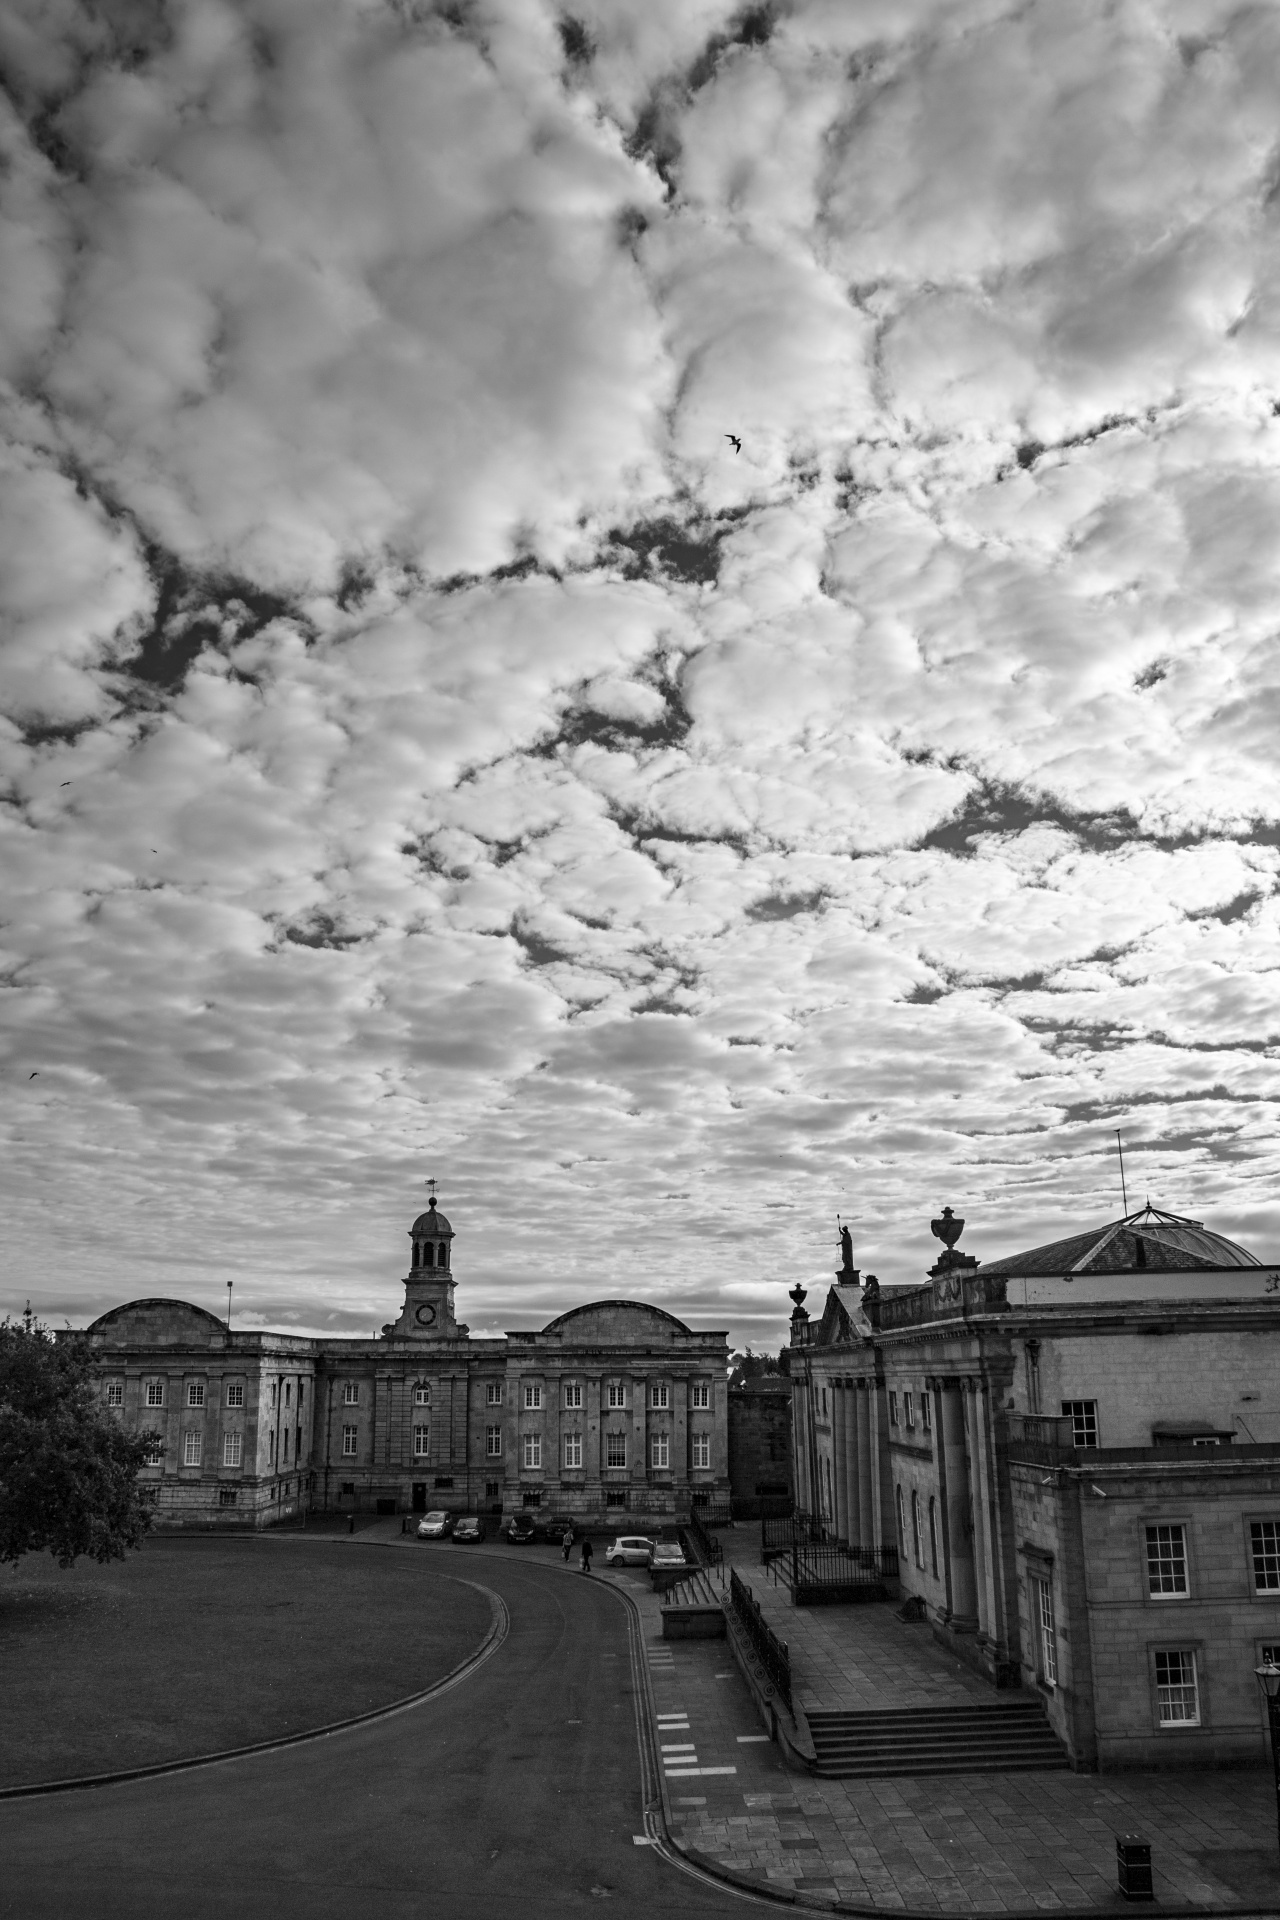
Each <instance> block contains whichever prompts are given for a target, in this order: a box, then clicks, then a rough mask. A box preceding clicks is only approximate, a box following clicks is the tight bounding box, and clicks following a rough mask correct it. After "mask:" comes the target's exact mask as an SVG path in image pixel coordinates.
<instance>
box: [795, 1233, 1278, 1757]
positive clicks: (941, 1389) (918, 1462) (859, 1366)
mask: <svg viewBox="0 0 1280 1920" xmlns="http://www.w3.org/2000/svg"><path fill="white" fill-rule="evenodd" d="M937 1224H938V1226H939V1227H942V1226H944V1225H946V1226H948V1227H949V1228H957V1227H958V1225H961V1224H963V1223H956V1222H954V1221H950V1220H949V1216H948V1217H947V1220H946V1221H945V1222H939V1223H937ZM940 1237H944V1236H942V1235H940ZM955 1238H956V1234H955V1233H952V1235H951V1238H950V1239H948V1241H947V1249H948V1250H947V1252H946V1253H945V1254H944V1255H943V1257H942V1258H941V1260H940V1261H939V1262H938V1264H937V1265H936V1266H935V1268H934V1269H933V1272H932V1274H931V1276H930V1280H929V1284H928V1285H926V1286H923V1287H920V1288H902V1289H895V1290H893V1292H889V1291H888V1290H886V1291H885V1292H883V1293H882V1292H881V1291H880V1289H879V1288H878V1286H877V1285H876V1284H875V1282H874V1280H870V1281H869V1282H868V1283H867V1284H866V1285H865V1286H863V1285H862V1284H861V1283H860V1276H858V1275H857V1274H856V1273H855V1272H854V1271H853V1270H852V1268H851V1267H850V1266H849V1265H848V1263H847V1262H846V1267H845V1268H844V1269H842V1271H841V1273H840V1274H839V1275H838V1276H837V1284H836V1286H834V1287H832V1288H831V1289H830V1291H829V1294H828V1297H827V1301H826V1305H825V1308H824V1312H823V1315H822V1319H821V1321H820V1322H819V1323H818V1324H817V1325H814V1324H812V1323H810V1322H809V1320H808V1316H807V1315H806V1314H805V1312H804V1308H803V1306H802V1305H801V1304H800V1302H799V1301H798V1302H797V1310H796V1315H795V1316H794V1317H793V1347H792V1382H793V1394H794V1403H795V1404H794V1408H793V1430H794V1450H795V1475H796V1498H797V1503H798V1504H799V1506H800V1507H801V1508H802V1509H804V1510H805V1511H806V1512H807V1513H809V1514H810V1515H811V1516H812V1517H813V1519H814V1521H815V1522H816V1524H817V1525H818V1526H819V1527H821V1528H823V1529H824V1530H825V1531H826V1532H827V1533H828V1534H829V1535H830V1536H831V1537H834V1538H835V1539H836V1540H838V1541H843V1542H846V1543H847V1544H849V1545H851V1546H858V1547H864V1548H872V1547H874V1548H878V1549H880V1550H882V1551H884V1550H888V1551H889V1553H890V1554H892V1553H894V1552H896V1554H897V1563H898V1581H897V1584H898V1589H899V1592H900V1593H901V1595H902V1596H903V1597H908V1596H914V1597H916V1598H918V1599H919V1600H921V1601H923V1603H924V1605H925V1607H926V1610H927V1613H928V1617H929V1619H930V1620H931V1621H932V1623H933V1628H934V1632H935V1634H936V1635H937V1636H938V1638H939V1639H941V1640H943V1641H944V1642H945V1643H946V1644H947V1645H948V1646H949V1647H951V1648H952V1649H953V1650H954V1651H955V1652H956V1653H957V1654H959V1655H960V1656H961V1657H962V1658H963V1659H965V1660H966V1661H968V1662H969V1664H971V1665H972V1666H974V1667H975V1668H977V1669H978V1670H979V1671H980V1672H982V1673H984V1674H985V1675H986V1676H987V1677H988V1678H989V1679H990V1680H991V1681H992V1682H993V1684H994V1685H996V1686H1028V1687H1036V1688H1038V1689H1039V1690H1040V1691H1041V1693H1042V1694H1043V1695H1044V1698H1045V1701H1046V1706H1047V1710H1048V1713H1049V1718H1050V1721H1051V1723H1052V1724H1053V1725H1054V1727H1055V1729H1056V1731H1057V1732H1058V1733H1059V1734H1060V1736H1061V1737H1062V1739H1063V1740H1064V1741H1065V1742H1066V1744H1067V1747H1068V1750H1069V1751H1070V1753H1071V1755H1072V1757H1073V1760H1074V1761H1075V1763H1076V1764H1077V1765H1078V1766H1080V1767H1082V1768H1094V1767H1096V1768H1101V1769H1104V1770H1105V1769H1112V1768H1117V1767H1126V1766H1133V1767H1138V1766H1141V1767H1150V1766H1201V1765H1216V1764H1230V1763H1236V1762H1240V1761H1248V1760H1258V1759H1261V1758H1262V1757H1263V1755H1264V1753H1265V1751H1266V1743H1265V1715H1264V1713H1263V1710H1262V1706H1261V1702H1260V1699H1259V1696H1258V1689H1257V1686H1256V1683H1255V1681H1254V1677H1253V1669H1254V1668H1255V1667H1256V1666H1257V1665H1259V1664H1260V1659H1261V1649H1262V1648H1263V1647H1274V1646H1280V1395H1278V1394H1277V1392H1276V1388H1275V1381H1276V1379H1277V1377H1278V1376H1280V1273H1278V1272H1277V1269H1276V1268H1275V1267H1270V1266H1264V1265H1262V1264H1261V1263H1259V1262H1258V1261H1256V1260H1255V1259H1254V1258H1253V1256H1252V1255H1250V1254H1247V1253H1245V1251H1244V1250H1243V1249H1241V1248H1237V1247H1233V1246H1232V1245H1231V1243H1230V1242H1226V1241H1222V1240H1221V1239H1220V1238H1219V1237H1218V1236H1214V1235H1210V1234H1207V1233H1205V1231H1204V1229H1203V1228H1201V1227H1200V1226H1199V1223H1197V1222H1194V1221H1185V1220H1180V1219H1179V1218H1178V1217H1177V1216H1173V1215H1164V1214H1156V1213H1155V1211H1154V1209H1147V1210H1144V1212H1143V1214H1142V1215H1136V1216H1131V1217H1130V1219H1129V1220H1128V1221H1126V1222H1121V1223H1112V1224H1111V1225H1110V1226H1109V1227H1107V1228H1102V1229H1096V1230H1092V1232H1090V1233H1085V1234H1082V1235H1078V1236H1072V1238H1071V1240H1069V1241H1064V1242H1061V1243H1054V1244H1053V1245H1051V1246H1049V1247H1047V1248H1036V1249H1032V1250H1031V1252H1029V1253H1028V1254H1025V1255H1019V1256H1014V1257H1013V1258H1011V1259H1008V1260H999V1261H995V1262H992V1263H991V1264H989V1265H986V1266H983V1267H979V1265H978V1262H977V1261H976V1260H974V1259H972V1258H971V1257H970V1256H967V1255H959V1254H956V1253H955V1252H954V1241H955ZM1196 1262H1198V1263H1199V1264H1198V1265H1197V1264H1196ZM1195 1283H1198V1291H1197V1290H1196V1284H1195Z"/></svg>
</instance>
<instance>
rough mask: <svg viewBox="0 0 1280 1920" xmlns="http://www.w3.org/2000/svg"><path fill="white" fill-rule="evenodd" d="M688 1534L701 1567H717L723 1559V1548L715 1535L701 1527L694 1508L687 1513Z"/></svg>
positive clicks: (699, 1518) (700, 1521) (696, 1510)
mask: <svg viewBox="0 0 1280 1920" xmlns="http://www.w3.org/2000/svg"><path fill="white" fill-rule="evenodd" d="M688 1533H689V1538H690V1539H691V1540H692V1542H693V1546H694V1551H695V1552H696V1553H697V1556H698V1558H699V1560H700V1561H701V1562H702V1564H703V1566H704V1567H718V1566H719V1565H720V1563H721V1561H722V1560H723V1559H724V1548H723V1547H722V1546H721V1545H720V1542H719V1541H718V1540H717V1539H716V1537H715V1535H714V1534H713V1533H708V1531H707V1529H706V1527H704V1526H703V1524H702V1520H701V1517H700V1516H699V1513H698V1509H697V1508H696V1507H693V1508H691V1509H690V1512H689V1525H688Z"/></svg>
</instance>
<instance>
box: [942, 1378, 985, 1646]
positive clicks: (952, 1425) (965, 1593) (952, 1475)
mask: <svg viewBox="0 0 1280 1920" xmlns="http://www.w3.org/2000/svg"><path fill="white" fill-rule="evenodd" d="M964 1423H965V1413H964V1401H963V1397H962V1394H961V1390H960V1383H959V1382H958V1381H955V1380H948V1381H945V1382H942V1381H940V1382H939V1391H938V1424H939V1427H940V1428H941V1439H942V1464H943V1476H944V1480H945V1486H944V1502H945V1508H946V1521H947V1528H946V1550H947V1570H948V1574H949V1586H950V1600H951V1622H950V1624H951V1625H952V1626H954V1627H959V1628H961V1629H963V1630H969V1631H972V1629H973V1628H975V1627H976V1626H977V1624H978V1601H977V1592H976V1586H975V1581H974V1569H973V1523H972V1520H971V1519H970V1514H969V1467H968V1462H967V1460H966V1459H965V1444H964V1438H965V1436H964Z"/></svg>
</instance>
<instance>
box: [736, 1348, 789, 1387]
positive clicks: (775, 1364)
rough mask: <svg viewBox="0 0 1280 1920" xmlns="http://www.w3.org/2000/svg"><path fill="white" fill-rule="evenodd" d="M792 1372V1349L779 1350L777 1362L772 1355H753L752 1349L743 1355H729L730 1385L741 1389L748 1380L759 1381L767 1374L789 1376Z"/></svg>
mask: <svg viewBox="0 0 1280 1920" xmlns="http://www.w3.org/2000/svg"><path fill="white" fill-rule="evenodd" d="M790 1371H791V1349H790V1348H789V1347H782V1348H780V1349H779V1352H778V1357H777V1359H776V1360H775V1359H774V1358H773V1356H772V1354H768V1353H753V1352H752V1351H751V1349H750V1347H747V1348H746V1350H745V1351H744V1352H742V1353H731V1354H730V1355H729V1385H730V1386H731V1387H740V1386H741V1385H742V1384H743V1382H744V1381H746V1380H759V1379H760V1377H761V1376H762V1375H763V1374H766V1373H775V1374H777V1373H781V1374H789V1373H790Z"/></svg>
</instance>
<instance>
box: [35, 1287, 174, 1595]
mask: <svg viewBox="0 0 1280 1920" xmlns="http://www.w3.org/2000/svg"><path fill="white" fill-rule="evenodd" d="M159 1440H160V1436H159V1434H156V1433H140V1434H129V1433H126V1432H125V1431H124V1429H123V1427H121V1426H120V1425H119V1423H118V1422H117V1421H115V1420H113V1419H112V1418H111V1416H110V1415H109V1414H107V1413H105V1412H103V1410H102V1409H101V1408H100V1406H99V1404H98V1401H97V1397H96V1395H95V1393H94V1389H93V1363H92V1360H91V1358H90V1355H89V1352H88V1350H87V1348H86V1347H85V1345H84V1343H83V1341H80V1340H74V1339H72V1340H55V1339H54V1338H53V1336H52V1334H50V1332H49V1330H48V1328H47V1327H43V1326H41V1325H40V1323H39V1322H38V1321H37V1319H36V1317H35V1315H34V1314H33V1313H32V1311H31V1308H30V1306H28V1307H27V1309H26V1312H25V1313H24V1314H23V1316H22V1319H21V1321H20V1322H19V1321H14V1320H10V1319H8V1318H6V1319H4V1320H3V1321H0V1562H4V1561H17V1560H20V1559H21V1558H22V1555H23V1554H24V1553H40V1552H42V1551H43V1550H44V1549H45V1548H46V1547H47V1548H48V1550H49V1552H50V1553H52V1554H53V1555H54V1556H55V1557H56V1559H57V1562H58V1565H59V1566H60V1567H70V1566H72V1565H74V1563H75V1561H76V1560H77V1559H78V1558H79V1557H80V1555H81V1554H87V1555H89V1557H90V1558H91V1559H93V1560H99V1561H102V1560H123V1558H124V1556H125V1550H126V1548H129V1547H137V1546H141V1544H142V1539H143V1535H144V1534H145V1533H146V1532H147V1530H148V1528H149V1527H150V1525H151V1511H150V1509H149V1508H148V1507H146V1506H144V1505H143V1502H142V1497H141V1494H140V1492H139V1488H138V1469H139V1467H140V1466H141V1465H142V1463H143V1459H144V1458H145V1456H146V1455H147V1453H148V1452H150V1451H151V1449H152V1448H153V1447H154V1446H157V1445H158V1444H159Z"/></svg>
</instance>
